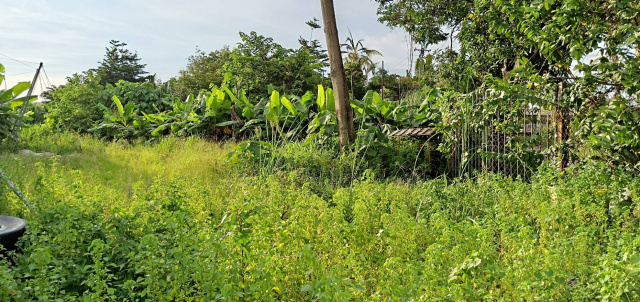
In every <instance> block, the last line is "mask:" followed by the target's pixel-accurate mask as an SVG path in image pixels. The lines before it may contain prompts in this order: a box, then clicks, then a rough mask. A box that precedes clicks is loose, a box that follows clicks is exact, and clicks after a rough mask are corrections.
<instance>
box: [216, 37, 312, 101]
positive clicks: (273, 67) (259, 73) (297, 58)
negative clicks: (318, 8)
mask: <svg viewBox="0 0 640 302" xmlns="http://www.w3.org/2000/svg"><path fill="white" fill-rule="evenodd" d="M240 37H241V38H242V42H241V43H238V46H237V47H236V48H235V49H234V50H233V52H232V54H231V56H230V61H229V62H227V63H226V64H225V66H224V71H225V73H229V74H230V75H231V76H232V77H233V78H232V79H233V82H235V84H236V85H237V86H238V87H239V88H241V89H244V90H246V91H247V94H248V95H262V94H263V93H264V92H265V91H266V90H267V89H266V88H267V87H269V86H270V85H271V86H274V87H279V90H281V91H282V92H283V93H288V94H302V93H304V92H306V91H309V90H311V89H312V88H313V87H315V86H316V85H318V83H320V81H321V77H320V74H319V71H320V68H322V67H323V63H321V59H322V58H320V57H317V52H316V53H315V54H314V53H313V52H310V50H309V46H308V45H307V46H304V45H303V46H302V47H301V48H300V49H298V50H293V49H287V48H284V47H282V46H281V45H280V44H277V43H274V41H273V39H272V38H268V37H264V36H261V35H258V34H257V33H255V32H251V33H250V34H245V33H240ZM232 86H233V85H232Z"/></svg>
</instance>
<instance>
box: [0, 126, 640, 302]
mask: <svg viewBox="0 0 640 302" xmlns="http://www.w3.org/2000/svg"><path fill="white" fill-rule="evenodd" d="M302 147H304V146H301V145H296V144H293V145H291V146H290V147H287V146H284V147H283V148H282V150H287V151H286V153H284V152H283V153H282V154H281V155H279V156H283V157H284V156H288V157H289V158H290V159H289V160H287V161H286V163H295V164H296V166H303V165H307V164H313V161H314V160H316V162H318V165H317V166H316V167H318V168H313V170H312V171H321V169H326V168H328V167H329V165H326V164H324V163H323V162H322V161H320V159H322V158H326V159H330V158H329V157H327V156H326V154H325V153H322V154H319V156H318V159H314V158H313V157H312V156H309V155H307V154H306V152H305V151H307V150H312V148H315V149H316V150H322V149H321V148H324V147H320V146H316V147H312V146H306V147H307V149H303V148H302ZM228 149H229V147H224V148H222V149H220V147H218V146H216V145H212V144H206V143H204V142H202V141H200V140H198V139H188V140H185V139H176V138H166V139H163V140H161V141H160V142H159V143H158V144H156V145H154V146H148V145H138V146H127V145H122V144H119V143H118V144H115V143H112V144H107V145H100V144H99V145H97V147H95V149H94V151H92V152H91V153H84V152H86V149H83V150H85V151H83V153H81V154H80V155H79V157H80V160H76V159H75V157H74V158H71V157H62V158H61V159H59V160H45V159H40V160H34V159H31V158H17V159H13V160H4V158H6V157H3V160H1V161H0V162H1V163H2V165H3V167H2V168H3V169H4V170H5V171H6V172H7V173H8V174H9V176H10V177H12V178H13V179H15V180H16V182H17V183H18V185H19V186H20V187H21V188H24V189H25V191H26V192H27V195H28V196H29V197H30V198H31V199H32V200H33V201H34V203H36V206H37V207H38V211H39V214H35V213H30V212H28V211H27V210H26V208H24V206H23V205H21V203H20V201H19V200H18V199H17V198H16V197H15V196H12V195H11V194H10V192H9V191H0V194H2V196H1V198H3V199H4V200H6V201H7V202H6V203H5V207H4V210H5V211H6V212H5V213H7V214H10V215H17V216H22V217H25V218H27V219H28V221H29V224H28V232H27V234H26V235H25V237H24V240H22V243H21V246H22V253H21V254H15V255H13V260H14V261H15V262H16V265H15V266H9V265H8V264H6V263H2V264H0V275H2V277H3V278H2V279H1V280H2V281H0V293H8V294H7V295H4V296H3V297H6V299H7V300H34V299H50V300H54V299H61V300H65V301H69V300H85V299H86V300H100V299H105V300H106V299H110V300H136V299H137V300H214V299H227V300H234V301H239V300H249V299H250V300H261V301H265V300H267V301H283V300H286V301H300V300H320V301H335V300H363V301H377V300H384V299H388V300H421V299H423V300H573V301H576V300H580V301H584V300H587V301H588V300H611V301H616V300H624V299H628V300H632V301H633V300H636V299H638V298H639V297H640V296H639V295H640V292H639V291H638V288H640V287H639V286H638V284H639V282H640V278H638V273H637V272H638V259H639V258H638V255H640V233H638V229H637V224H638V223H640V216H639V215H638V213H640V209H639V208H638V205H637V202H636V201H637V200H638V198H640V196H639V195H638V194H639V192H640V191H639V190H640V179H638V178H637V177H636V176H633V174H630V173H628V171H624V170H622V169H619V168H618V169H612V168H610V167H606V166H603V165H589V166H584V167H575V168H571V169H568V170H567V171H566V172H565V173H564V174H559V173H557V172H555V171H553V170H543V171H541V173H540V174H539V175H538V176H537V177H535V178H533V179H532V180H531V182H530V183H527V182H521V181H515V180H510V179H505V178H502V177H500V176H496V175H481V176H479V177H478V178H477V179H475V180H458V181H453V182H448V181H447V180H446V179H438V180H432V181H427V182H416V183H406V182H402V181H400V182H397V181H386V182H378V181H374V180H371V179H369V178H367V177H365V178H364V179H363V180H360V181H355V182H353V183H351V184H349V185H346V186H342V185H337V186H334V184H333V183H332V182H333V179H331V178H333V177H335V176H336V175H338V174H337V173H336V172H333V174H331V173H326V174H324V175H321V176H316V177H314V178H309V177H307V174H305V173H307V172H305V171H300V170H298V171H296V170H293V171H292V172H285V171H283V170H280V172H278V171H274V173H273V174H264V175H263V177H259V178H257V177H251V176H244V175H242V174H237V173H232V172H231V170H229V169H230V167H229V166H228V165H227V164H224V159H223V156H224V153H225V152H226V151H228ZM275 152H278V151H275ZM0 156H2V155H0ZM11 157H13V156H11ZM38 161H40V162H39V163H38ZM34 163H35V164H34ZM291 167H292V168H293V164H292V166H291ZM310 170H311V169H310ZM125 171H126V172H125ZM325 171H328V170H325ZM345 172H346V173H348V172H350V171H345ZM313 173H315V172H313Z"/></svg>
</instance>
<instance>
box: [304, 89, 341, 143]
mask: <svg viewBox="0 0 640 302" xmlns="http://www.w3.org/2000/svg"><path fill="white" fill-rule="evenodd" d="M316 105H317V108H318V112H317V113H316V114H315V116H314V117H313V120H312V121H311V122H310V123H309V125H308V127H307V133H309V134H311V133H321V134H329V133H334V132H335V131H337V129H338V128H337V126H338V120H337V118H336V101H335V96H334V94H333V90H332V89H331V88H328V89H326V90H325V89H324V87H323V86H322V85H318V96H317V98H316Z"/></svg>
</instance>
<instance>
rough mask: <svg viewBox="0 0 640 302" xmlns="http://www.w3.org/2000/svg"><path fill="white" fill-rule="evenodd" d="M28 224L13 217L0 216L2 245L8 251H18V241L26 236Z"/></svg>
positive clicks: (0, 240) (0, 243) (0, 242)
mask: <svg viewBox="0 0 640 302" xmlns="http://www.w3.org/2000/svg"><path fill="white" fill-rule="evenodd" d="M26 226H27V222H26V221H25V220H24V219H20V218H18V217H13V216H0V245H2V246H3V247H4V249H5V250H6V251H13V250H15V249H16V243H17V242H18V239H20V237H21V236H22V235H23V234H24V231H25V227H26Z"/></svg>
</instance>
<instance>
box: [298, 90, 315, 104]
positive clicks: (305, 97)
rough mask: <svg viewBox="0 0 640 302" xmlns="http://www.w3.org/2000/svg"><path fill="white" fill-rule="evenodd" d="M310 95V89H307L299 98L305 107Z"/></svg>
mask: <svg viewBox="0 0 640 302" xmlns="http://www.w3.org/2000/svg"><path fill="white" fill-rule="evenodd" d="M311 96H312V94H311V91H307V93H305V94H304V95H303V96H302V98H301V99H300V103H302V105H304V106H305V107H306V106H307V103H308V102H309V101H310V100H311Z"/></svg>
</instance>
